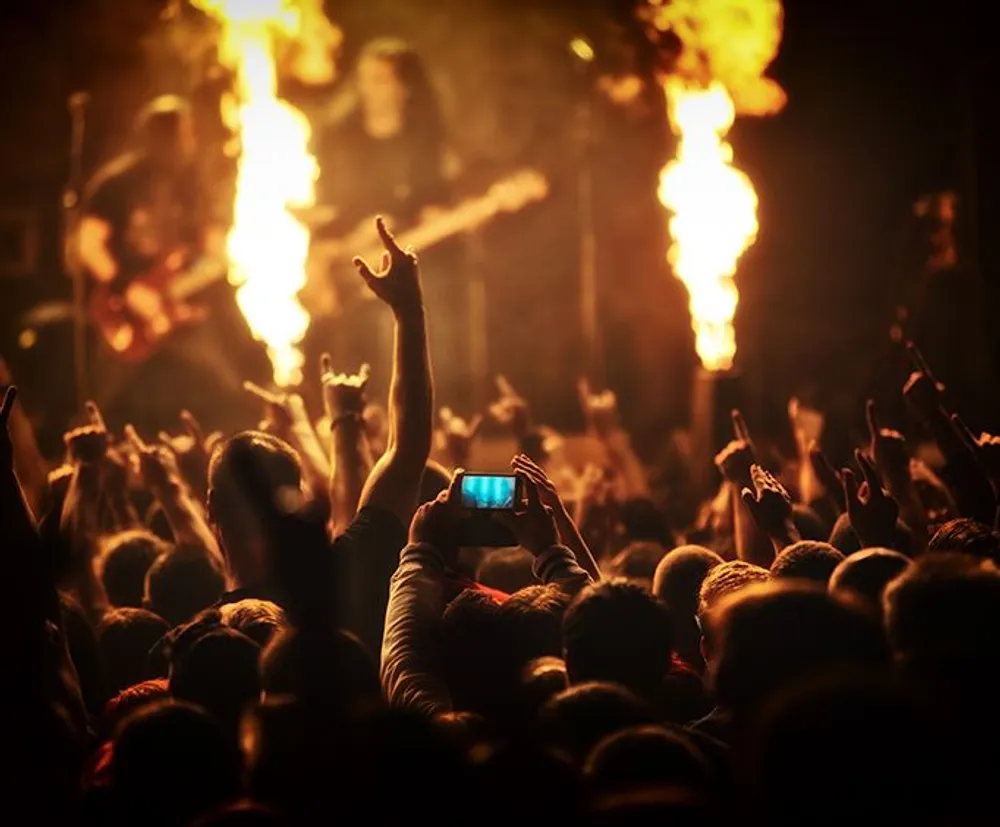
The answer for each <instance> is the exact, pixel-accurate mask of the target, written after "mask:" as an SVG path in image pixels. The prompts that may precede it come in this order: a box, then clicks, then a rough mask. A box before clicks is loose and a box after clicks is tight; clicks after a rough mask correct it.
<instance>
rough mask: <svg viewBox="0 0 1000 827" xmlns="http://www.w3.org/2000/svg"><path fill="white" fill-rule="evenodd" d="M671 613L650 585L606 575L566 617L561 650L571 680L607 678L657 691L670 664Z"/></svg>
mask: <svg viewBox="0 0 1000 827" xmlns="http://www.w3.org/2000/svg"><path fill="white" fill-rule="evenodd" d="M672 654H673V634H672V629H671V624H670V613H669V611H668V610H667V607H666V606H664V605H663V604H662V603H660V602H659V601H658V600H657V599H656V598H655V597H653V596H652V595H651V594H650V593H649V592H648V591H646V590H645V589H644V588H642V587H641V586H637V585H635V584H634V583H629V582H628V581H626V580H605V581H603V582H601V583H596V584H594V585H591V586H587V588H585V589H584V590H583V591H582V592H580V594H578V595H577V596H576V598H575V599H574V601H573V603H572V604H571V605H570V607H569V609H568V610H567V611H566V617H565V618H564V620H563V656H564V658H565V660H566V669H567V671H568V673H569V678H570V682H571V683H573V684H578V683H586V682H589V681H608V682H611V683H618V684H621V685H622V686H624V687H627V688H628V689H629V690H631V691H632V692H634V693H636V694H637V695H638V696H639V697H641V698H645V699H647V700H652V699H654V698H657V697H658V696H659V693H660V691H661V688H662V684H663V679H664V677H665V676H666V674H667V672H668V671H669V670H670V661H671V656H672Z"/></svg>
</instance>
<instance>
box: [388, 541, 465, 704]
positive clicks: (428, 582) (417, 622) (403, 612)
mask: <svg viewBox="0 0 1000 827" xmlns="http://www.w3.org/2000/svg"><path fill="white" fill-rule="evenodd" d="M444 606H445V603H444V563H443V561H442V560H441V556H440V554H438V552H437V551H436V550H435V549H434V548H433V547H432V546H429V545H426V544H422V545H411V546H407V547H406V548H405V549H403V552H402V554H401V555H400V559H399V566H398V567H397V569H396V572H395V574H393V576H392V579H391V581H390V582H389V606H388V609H387V610H386V615H385V634H384V636H383V639H382V664H381V680H382V690H383V692H384V693H385V696H386V699H387V700H388V701H389V703H390V705H392V706H397V707H404V708H407V709H411V710H415V711H417V712H422V713H425V714H427V715H431V716H433V715H437V714H441V713H444V712H450V711H451V698H450V697H449V694H448V688H447V686H446V685H445V682H444V679H443V678H442V677H441V675H440V674H438V673H437V671H436V668H435V664H434V662H433V655H432V653H433V649H434V645H435V644H434V635H435V631H436V628H437V625H438V623H439V622H440V620H441V615H442V613H443V612H444Z"/></svg>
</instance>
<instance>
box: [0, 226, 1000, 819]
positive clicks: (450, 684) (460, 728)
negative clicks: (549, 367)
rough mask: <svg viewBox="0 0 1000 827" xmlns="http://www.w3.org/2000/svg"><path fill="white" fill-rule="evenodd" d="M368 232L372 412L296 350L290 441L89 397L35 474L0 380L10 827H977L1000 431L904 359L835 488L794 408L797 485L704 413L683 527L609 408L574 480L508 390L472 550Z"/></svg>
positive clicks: (994, 582)
mask: <svg viewBox="0 0 1000 827" xmlns="http://www.w3.org/2000/svg"><path fill="white" fill-rule="evenodd" d="M378 229H379V232H380V234H381V237H382V241H383V243H384V245H385V248H386V251H387V252H386V256H385V258H384V260H383V265H382V268H381V269H380V270H379V271H378V272H375V271H373V270H372V269H370V268H369V266H368V264H366V263H365V262H364V261H361V260H357V261H356V262H355V263H356V265H357V268H358V271H359V274H360V276H361V278H362V279H363V280H364V281H365V282H366V283H367V286H368V288H369V289H370V290H371V291H372V292H373V293H374V294H375V296H376V297H377V298H378V299H379V300H380V301H381V302H382V303H383V304H384V305H385V306H386V307H387V308H388V310H389V311H391V313H392V316H393V318H394V322H395V340H394V351H393V361H392V366H391V385H390V392H389V397H388V399H387V401H386V404H385V406H384V407H380V406H379V405H378V404H377V401H376V400H371V399H369V398H368V393H367V384H368V369H367V368H364V369H363V370H362V371H361V372H359V373H357V374H351V373H336V372H335V370H334V367H333V360H332V359H330V358H325V359H324V362H323V365H322V398H323V400H324V403H325V405H324V407H325V411H324V414H323V416H322V418H321V419H320V420H319V421H316V420H315V419H314V418H312V417H311V415H310V412H309V411H308V410H307V406H306V405H305V404H304V403H303V400H302V398H301V397H299V396H297V395H295V394H270V393H264V392H261V394H260V395H261V396H262V399H263V404H264V406H265V411H266V413H265V416H264V418H263V422H262V423H261V424H260V426H259V427H258V428H256V429H253V430H246V431H243V432H240V433H236V434H229V435H222V434H218V433H216V434H206V433H204V432H203V429H202V427H201V425H200V424H199V423H198V422H197V421H195V419H194V418H193V417H192V416H191V415H190V414H189V413H187V412H183V413H181V414H180V425H181V426H182V427H181V428H180V430H181V433H179V434H178V433H175V434H168V433H162V434H159V435H157V439H156V440H155V441H153V439H152V435H151V434H144V435H140V434H139V433H138V432H137V431H136V429H135V428H134V427H132V425H130V424H128V423H105V421H104V419H103V416H102V413H101V411H100V410H99V409H98V407H97V406H96V405H94V404H88V406H87V409H86V411H84V412H81V415H82V416H84V417H85V422H84V424H82V425H79V426H78V427H74V428H72V429H71V430H69V431H68V432H67V433H66V434H65V448H66V450H65V457H64V458H62V461H61V462H59V463H57V464H56V466H55V467H54V469H53V468H52V467H51V464H46V462H45V460H43V459H42V457H41V456H40V453H39V451H38V449H37V446H36V444H35V442H34V440H33V437H32V433H31V428H30V424H29V422H28V419H27V417H26V416H25V414H24V412H23V410H22V408H21V407H20V404H21V403H20V402H18V401H17V399H16V396H17V391H16V387H15V386H13V385H8V387H7V388H6V394H5V396H4V401H3V406H2V410H0V424H2V426H3V427H0V509H2V510H0V546H2V548H3V554H4V563H3V571H4V575H5V578H4V579H5V597H4V600H3V603H2V605H3V607H4V612H5V618H4V620H5V622H4V624H3V628H4V629H5V642H6V646H5V648H4V664H3V665H4V675H5V679H4V680H3V681H2V684H3V685H4V687H5V690H6V691H7V692H8V693H9V697H8V698H7V701H6V703H5V704H4V707H3V708H4V710H5V713H6V718H7V720H6V726H5V727H4V730H5V734H6V735H7V739H6V744H5V746H6V750H5V751H6V754H7V755H8V758H7V760H6V761H5V762H4V763H5V769H4V771H3V772H2V773H0V776H2V777H3V779H4V785H5V787H6V791H5V793H4V796H3V799H2V801H3V805H4V813H5V816H4V818H5V820H8V819H9V821H10V822H11V823H14V822H15V821H21V822H25V823H35V824H58V823H62V824H77V823H79V824H86V825H115V826H117V825H121V826H122V827H124V825H144V827H154V826H155V827H182V825H188V824H198V825H203V826H204V825H243V824H247V825H251V824H252V825H278V824H289V825H297V824H320V823H357V822H362V821H369V820H370V821H372V822H374V823H392V821H391V820H398V822H399V823H412V824H438V825H440V824H475V823H484V822H485V823H494V822H495V823H498V824H500V823H504V824H509V823H512V822H513V821H515V820H528V821H529V822H530V823H546V822H548V823H556V822H560V823H575V822H579V823H588V824H607V825H610V824H647V823H648V824H653V823H658V824H670V825H680V824H683V825H688V824H690V825H709V824H724V823H752V824H775V823H780V824H806V823H812V824H816V823H831V824H832V823H843V822H844V821H846V820H857V821H860V822H861V823H879V822H881V823H897V824H911V825H913V824H927V825H931V824H933V825H959V824H981V823H984V822H986V821H988V820H990V819H991V818H992V817H995V816H992V815H991V814H992V812H993V809H994V806H995V805H994V804H993V800H992V782H993V781H994V778H995V771H996V770H997V769H998V768H1000V737H998V736H1000V726H998V725H997V724H996V723H995V722H994V719H993V715H992V705H993V703H995V702H996V698H997V697H998V690H1000V644H998V640H1000V569H998V568H997V564H998V562H1000V533H998V531H997V523H996V519H997V504H998V492H1000V461H998V456H1000V438H997V437H992V436H989V435H988V434H985V433H984V434H982V435H981V436H979V437H977V436H975V435H974V434H973V433H972V432H971V431H970V430H969V428H968V427H967V426H966V424H965V423H964V422H963V420H962V419H961V418H959V416H958V415H957V414H956V413H955V412H954V411H951V410H950V409H949V407H948V396H947V389H946V388H944V387H942V386H941V384H940V383H939V382H937V380H936V379H935V377H934V375H933V373H932V371H931V368H930V367H929V366H927V365H926V364H925V363H924V361H923V359H922V357H921V356H920V354H919V351H917V349H916V348H915V347H911V348H910V357H911V359H912V360H913V371H912V374H911V375H910V377H909V380H908V381H907V383H906V385H905V387H903V388H902V389H901V390H902V395H903V397H904V398H905V400H906V403H907V407H908V410H909V411H910V412H911V413H912V415H913V423H912V424H913V428H912V430H907V434H908V436H907V437H904V436H903V434H902V433H900V432H898V431H895V430H891V429H888V428H886V427H883V424H882V423H880V421H879V416H878V411H877V410H876V408H875V405H874V403H872V402H869V403H868V406H867V411H866V413H867V419H868V430H869V440H868V441H867V442H866V444H863V445H859V446H858V448H857V451H856V453H855V463H854V467H853V468H843V469H840V470H838V469H836V468H834V467H833V465H832V464H831V463H830V462H829V461H828V460H827V458H826V457H825V456H824V454H823V452H822V449H821V447H820V445H819V444H818V443H817V441H816V439H815V437H816V434H815V433H814V432H813V431H815V429H814V428H807V427H805V425H804V419H803V417H802V416H800V412H799V409H798V408H797V407H796V406H795V405H792V406H791V407H790V413H791V417H790V425H791V429H792V431H793V434H794V436H795V444H796V446H797V451H796V455H795V456H791V457H781V456H779V455H778V454H777V453H776V452H775V451H774V450H773V449H772V448H771V446H770V445H769V444H768V442H767V441H766V440H765V438H764V437H762V436H760V435H754V434H752V433H751V430H750V428H749V427H748V426H747V424H746V422H745V421H744V420H743V417H742V416H741V415H740V414H739V412H734V413H733V426H734V433H733V440H732V442H730V444H729V445H728V446H727V447H726V448H725V449H724V450H723V451H722V452H721V453H720V454H719V455H718V456H717V457H716V465H717V467H718V469H719V471H720V473H721V482H720V484H719V486H718V489H717V492H715V493H714V494H713V495H711V496H708V497H706V498H705V499H704V501H703V502H702V503H701V504H700V507H699V508H698V509H697V513H696V514H695V515H694V517H693V518H692V520H691V521H690V524H689V525H684V526H681V525H679V524H677V522H676V520H673V521H672V520H670V519H668V518H667V514H673V513H675V512H673V511H672V510H671V509H670V508H669V507H667V506H666V505H665V504H664V503H663V502H662V501H660V499H659V498H658V495H657V494H656V493H654V490H653V486H651V485H650V482H649V480H650V473H649V468H648V466H647V465H646V464H644V463H643V462H642V461H641V460H640V459H639V457H638V456H637V454H636V450H635V448H634V447H633V445H632V443H631V441H630V439H629V436H628V434H627V432H626V431H625V430H624V429H623V427H622V424H621V420H620V417H619V415H618V411H617V407H616V403H615V397H614V395H613V393H611V392H608V391H601V392H592V391H591V390H590V389H589V388H586V387H583V388H582V391H581V404H582V407H583V412H584V415H585V417H586V420H587V423H588V426H589V430H590V434H591V437H592V439H593V442H594V444H595V445H596V446H597V448H598V449H599V450H598V451H597V452H596V453H595V457H597V459H596V460H595V461H594V462H593V463H591V464H589V465H588V466H587V467H586V468H583V469H581V468H571V467H568V464H567V463H566V462H565V460H564V459H563V458H562V456H561V454H560V451H559V450H558V445H555V444H553V440H552V438H551V435H548V434H546V432H545V431H544V429H542V428H540V427H539V426H538V425H537V423H534V422H533V421H532V418H531V414H530V408H529V405H528V402H527V401H526V400H525V399H523V398H522V397H521V396H520V395H519V394H518V393H517V391H516V390H515V389H514V388H513V387H512V386H511V385H510V384H509V383H507V382H505V381H501V382H500V383H499V385H500V397H499V399H498V400H497V401H496V403H495V404H494V405H492V406H491V408H490V410H489V411H488V412H487V413H488V414H489V416H490V417H491V418H492V419H493V420H494V421H495V422H496V423H497V424H498V426H499V427H502V428H505V429H507V430H508V431H509V432H510V433H511V434H512V435H513V437H515V438H516V439H517V441H518V443H519V448H518V452H517V454H516V455H515V456H514V457H513V459H512V461H511V470H512V471H513V473H515V474H516V476H517V479H518V481H519V488H518V491H519V496H518V503H517V505H516V507H515V509H513V510H512V511H510V510H508V511H503V512H500V513H497V514H491V515H489V516H488V518H487V522H490V523H496V524H498V525H500V526H501V527H502V529H503V530H504V531H506V532H508V536H512V537H513V539H514V540H516V544H517V545H516V547H515V546H510V545H509V544H508V545H506V546H505V547H494V546H495V543H492V542H490V541H488V540H487V539H485V538H486V535H488V534H489V532H485V534H477V533H476V532H477V531H478V532H482V524H483V520H482V518H481V517H480V518H479V520H478V522H476V521H474V520H473V519H472V517H471V516H470V514H469V513H468V512H467V511H466V510H465V509H464V508H463V506H462V503H461V498H460V497H459V496H458V491H459V488H460V486H461V479H462V475H463V473H464V472H463V470H462V469H463V468H465V467H467V465H468V463H469V457H470V450H471V448H472V446H473V441H474V440H475V439H476V431H477V427H478V424H479V420H478V418H477V419H476V420H474V421H467V420H463V419H462V418H460V417H458V416H456V415H455V414H454V413H452V412H451V411H448V410H443V411H441V412H439V413H437V414H435V407H434V404H435V402H434V396H433V380H432V366H431V364H430V360H429V357H428V347H427V329H426V327H427V326H426V323H425V308H424V300H423V294H422V290H421V284H420V275H419V267H418V262H417V259H416V257H415V255H414V254H413V253H412V252H410V251H404V250H401V249H400V248H399V247H398V246H397V245H396V243H395V240H394V238H393V236H392V235H391V233H390V232H389V231H388V230H387V229H386V228H385V226H384V224H382V223H381V222H379V224H378ZM385 367H387V366H382V365H376V366H375V369H376V370H379V369H384V368H385ZM179 401H180V400H179ZM444 401H447V400H444ZM178 407H180V405H179V406H178ZM918 444H919V445H920V446H921V450H920V451H919V452H918V451H917V445H918ZM432 456H433V457H435V459H431V457H432ZM918 456H919V457H920V458H918ZM471 470H474V469H471ZM674 493H675V494H677V492H674ZM677 495H678V496H679V494H677ZM474 523H475V524H474ZM473 524H474V525H473ZM470 525H473V529H471V530H470ZM501 536H502V535H501ZM477 537H479V538H480V539H481V540H482V543H481V544H480V545H478V546H477V545H476V544H475V540H476V538H477ZM470 538H471V541H472V542H470Z"/></svg>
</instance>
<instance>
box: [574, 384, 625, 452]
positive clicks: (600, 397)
mask: <svg viewBox="0 0 1000 827" xmlns="http://www.w3.org/2000/svg"><path fill="white" fill-rule="evenodd" d="M576 387H577V393H578V394H579V397H580V409H581V410H582V411H583V417H584V420H585V421H586V423H587V428H588V429H589V430H590V432H591V433H592V434H594V436H596V437H598V438H599V439H606V438H607V437H609V436H611V435H612V434H614V433H615V432H616V431H617V430H618V428H619V427H620V425H621V418H620V416H619V414H618V399H617V397H616V396H615V394H614V391H610V390H604V391H601V392H600V393H594V392H593V391H592V390H591V388H590V383H589V382H588V381H587V380H586V379H580V380H579V381H578V382H577V386H576Z"/></svg>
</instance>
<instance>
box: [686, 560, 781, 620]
mask: <svg viewBox="0 0 1000 827" xmlns="http://www.w3.org/2000/svg"><path fill="white" fill-rule="evenodd" d="M770 579H771V573H770V572H769V571H768V570H767V569H765V568H763V567H761V566H755V565H754V564H753V563H747V562H746V561H744V560H727V561H725V562H724V563H722V564H721V565H718V566H715V567H714V568H713V569H712V570H711V571H710V572H709V573H708V574H707V575H705V579H704V580H702V582H701V588H700V589H699V590H698V618H699V623H700V625H701V628H702V630H703V631H704V629H705V626H706V623H707V618H708V615H709V613H710V612H711V611H712V610H713V609H714V608H715V607H716V606H718V605H719V603H720V602H721V601H722V599H723V598H725V597H727V596H729V595H731V594H735V593H736V592H738V591H740V590H741V589H745V588H747V587H748V586H753V585H756V584H758V583H767V582H768V581H769V580H770Z"/></svg>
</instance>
